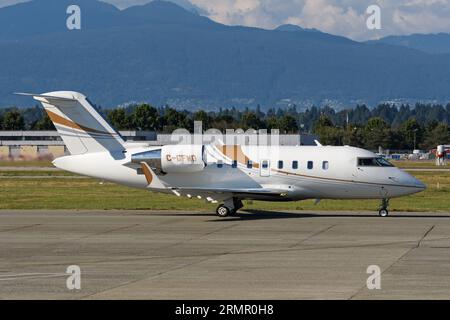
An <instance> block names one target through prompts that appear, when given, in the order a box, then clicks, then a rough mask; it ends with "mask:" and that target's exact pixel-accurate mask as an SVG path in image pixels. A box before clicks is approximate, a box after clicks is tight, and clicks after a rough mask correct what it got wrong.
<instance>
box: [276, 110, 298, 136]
mask: <svg viewBox="0 0 450 320" xmlns="http://www.w3.org/2000/svg"><path fill="white" fill-rule="evenodd" d="M279 125H280V128H279V129H280V133H296V132H298V125H297V120H295V118H294V117H293V116H291V115H289V114H286V115H284V116H283V117H282V118H281V119H280V121H279Z"/></svg>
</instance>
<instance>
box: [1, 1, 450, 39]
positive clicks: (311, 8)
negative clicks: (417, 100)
mask: <svg viewBox="0 0 450 320" xmlns="http://www.w3.org/2000/svg"><path fill="white" fill-rule="evenodd" d="M23 1H27V0H0V7H1V6H5V5H10V4H13V3H17V2H23ZM102 1H104V2H108V3H111V4H114V5H115V6H117V7H119V8H121V9H123V8H126V7H129V6H132V5H137V4H144V3H148V2H150V1H152V0H102ZM173 1H174V2H178V3H187V2H188V0H173ZM190 2H191V3H192V4H193V5H194V6H196V7H197V8H200V9H201V10H200V11H201V13H202V14H204V15H207V16H208V17H209V18H211V19H213V20H215V21H218V22H221V23H224V24H228V25H245V26H254V27H261V28H266V29H272V28H275V27H277V26H279V25H281V24H286V23H291V24H297V25H300V26H302V27H306V28H317V29H319V30H322V31H325V32H329V33H332V34H338V35H343V36H346V37H350V38H352V39H355V40H366V39H373V38H378V37H383V36H387V35H392V34H410V33H436V32H448V33H450V18H449V17H450V0H190ZM373 4H377V5H379V6H380V8H381V26H382V29H381V30H369V29H367V27H366V19H367V18H368V15H367V14H366V9H367V7H368V6H369V5H373Z"/></svg>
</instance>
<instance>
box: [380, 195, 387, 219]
mask: <svg viewBox="0 0 450 320" xmlns="http://www.w3.org/2000/svg"><path fill="white" fill-rule="evenodd" d="M388 206H389V199H383V200H381V204H380V210H379V211H378V214H379V215H380V217H387V216H388V215H389V211H388V209H387V208H388Z"/></svg>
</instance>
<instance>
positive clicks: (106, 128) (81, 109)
mask: <svg viewBox="0 0 450 320" xmlns="http://www.w3.org/2000/svg"><path fill="white" fill-rule="evenodd" d="M19 94H21V95H29V96H32V97H33V98H34V99H35V100H37V101H40V102H41V103H42V105H43V106H44V108H45V111H46V112H47V114H48V116H49V117H50V119H51V120H52V122H53V124H54V125H55V127H56V129H57V130H58V133H59V134H60V135H61V138H62V139H63V141H64V143H65V144H66V147H67V149H69V152H70V153H71V154H73V155H75V154H84V153H93V152H104V151H109V152H111V153H112V152H120V151H123V150H125V147H124V141H123V139H122V138H121V137H120V135H119V134H118V133H117V132H116V131H115V130H114V129H113V128H112V127H111V126H110V125H109V124H108V123H107V122H106V121H105V119H103V118H102V116H101V115H100V114H99V113H98V112H97V111H96V110H95V109H94V107H93V106H92V104H91V103H90V102H89V100H88V99H87V98H86V97H85V96H84V95H82V94H81V93H78V92H72V91H58V92H49V93H44V94H40V95H39V94H23V93H19Z"/></svg>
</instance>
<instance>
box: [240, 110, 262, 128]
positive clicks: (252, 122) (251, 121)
mask: <svg viewBox="0 0 450 320" xmlns="http://www.w3.org/2000/svg"><path fill="white" fill-rule="evenodd" d="M241 126H242V129H244V130H248V129H255V130H258V129H260V128H262V127H263V126H264V125H263V122H262V121H261V119H260V118H259V117H258V115H257V114H256V113H255V112H253V111H247V112H245V113H244V114H243V115H242V119H241Z"/></svg>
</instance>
